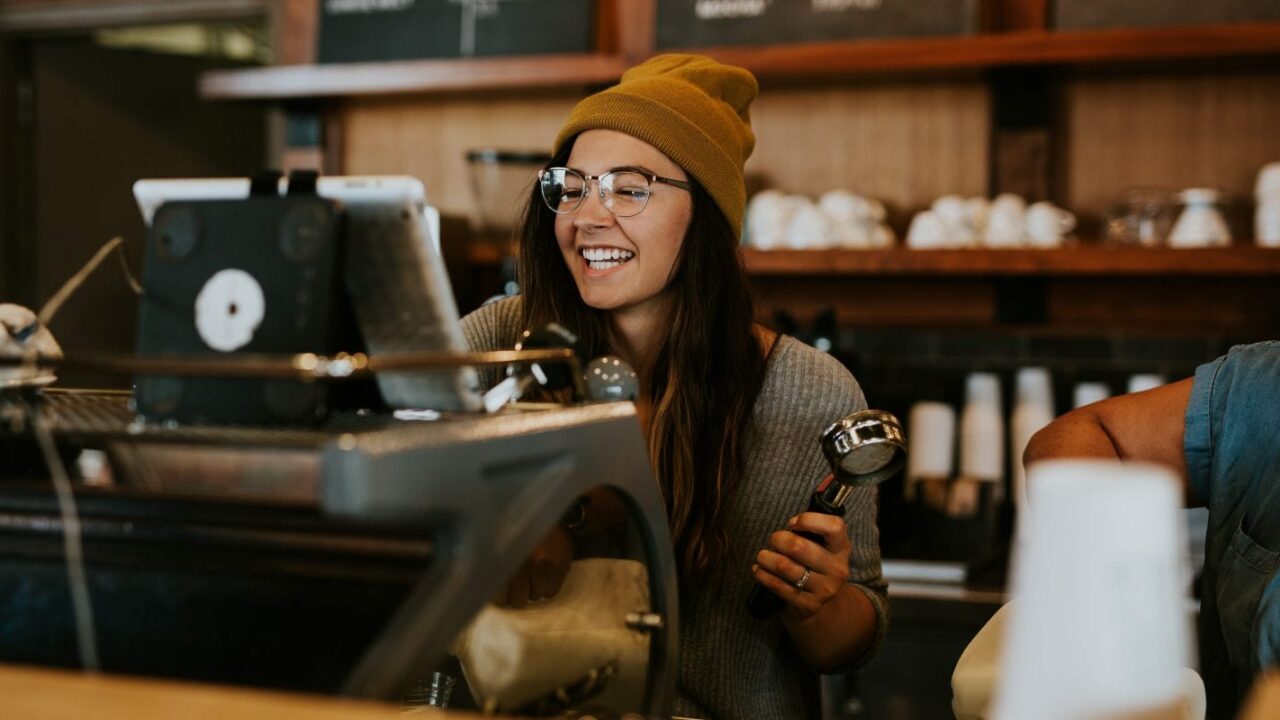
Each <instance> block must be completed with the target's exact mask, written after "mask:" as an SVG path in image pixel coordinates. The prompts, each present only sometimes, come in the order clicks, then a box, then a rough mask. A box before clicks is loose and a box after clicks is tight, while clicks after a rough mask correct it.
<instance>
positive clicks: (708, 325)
mask: <svg viewBox="0 0 1280 720" xmlns="http://www.w3.org/2000/svg"><path fill="white" fill-rule="evenodd" d="M572 147H573V142H572V141H571V142H568V143H566V144H565V146H564V148H563V149H562V150H561V151H560V153H559V154H557V156H556V157H555V158H553V159H552V160H551V162H550V163H548V165H547V167H556V166H563V165H564V164H565V162H567V161H568V157H569V152H570V150H571V149H572ZM691 182H692V185H693V191H692V192H693V213H692V217H691V219H690V221H689V228H688V231H687V232H686V233H685V238H684V243H683V244H682V246H681V248H680V253H679V255H678V256H677V258H676V262H675V266H674V267H673V268H672V273H671V279H670V281H669V287H670V288H671V289H672V290H673V292H672V297H673V302H672V311H671V312H672V317H671V318H670V324H669V326H668V327H669V329H668V330H667V334H666V337H665V338H664V339H663V340H662V347H661V348H660V349H659V351H658V353H657V360H656V362H655V363H654V367H653V376H652V378H651V379H650V382H649V388H648V392H649V398H648V399H649V400H650V401H651V402H652V406H653V413H652V416H651V420H650V424H649V437H648V438H647V439H648V444H649V462H650V464H651V465H652V467H653V471H654V473H655V474H656V475H657V479H658V483H659V486H660V487H661V488H662V494H663V500H664V502H665V503H666V509H667V517H668V519H669V520H670V522H671V532H672V536H673V537H672V541H673V543H674V545H675V552H676V560H677V562H678V564H679V565H680V569H681V571H682V575H683V577H684V580H685V581H686V582H695V583H696V582H697V579H698V578H699V577H701V576H702V575H703V572H702V571H704V570H706V569H707V568H708V567H710V566H711V565H713V564H714V563H715V562H717V561H718V560H720V559H722V558H723V557H724V555H725V552H726V550H727V545H728V537H727V535H726V533H725V527H724V526H725V510H726V508H727V506H728V502H729V498H730V497H732V495H733V493H734V491H735V490H736V489H737V486H738V483H739V480H740V479H741V477H742V472H743V464H744V457H743V455H744V453H743V444H744V439H745V435H746V430H747V426H748V424H749V422H750V420H751V412H752V407H753V406H754V405H755V399H756V395H757V394H758V393H759V392H760V387H761V385H762V383H763V382H764V371H765V362H766V357H765V352H764V350H763V349H762V347H761V344H760V341H759V339H758V338H757V336H756V334H755V332H754V329H753V318H754V306H753V302H752V297H751V291H750V289H749V288H748V286H747V279H746V272H745V270H744V269H743V267H742V261H741V258H740V257H739V255H738V238H737V235H736V234H735V233H734V232H733V228H732V226H731V225H730V224H729V221H728V219H727V218H726V217H725V215H724V213H723V212H722V211H721V210H720V207H719V206H718V205H716V204H715V201H714V200H712V199H711V196H710V195H709V194H708V193H707V192H706V190H704V189H703V188H702V186H701V185H699V184H698V183H697V182H696V181H693V180H691ZM539 193H540V191H539V189H538V188H537V187H536V186H535V187H534V188H533V193H532V195H531V197H530V198H529V205H528V208H527V209H526V211H525V218H524V223H523V225H522V229H521V235H520V287H521V291H522V293H523V294H524V309H523V312H524V317H523V322H524V325H525V327H530V328H532V327H539V326H541V325H544V324H546V323H548V322H553V321H554V322H559V323H561V324H562V325H564V326H566V327H568V328H569V329H571V330H573V331H574V332H576V333H577V334H578V337H579V339H580V340H581V342H582V348H583V351H584V353H585V354H586V355H587V357H598V356H600V355H604V354H608V353H610V352H611V349H610V347H609V319H608V313H607V312H605V311H601V310H596V309H594V308H591V307H589V306H587V304H586V303H584V302H583V301H582V297H581V295H579V293H578V289H577V285H576V284H575V283H574V280H573V276H572V275H571V274H570V273H569V269H568V268H567V267H565V263H564V259H563V257H562V255H561V254H560V251H559V248H558V246H557V243H556V239H555V213H553V212H551V210H550V209H548V208H547V206H546V205H545V204H544V203H543V202H542V200H541V197H540V194H539Z"/></svg>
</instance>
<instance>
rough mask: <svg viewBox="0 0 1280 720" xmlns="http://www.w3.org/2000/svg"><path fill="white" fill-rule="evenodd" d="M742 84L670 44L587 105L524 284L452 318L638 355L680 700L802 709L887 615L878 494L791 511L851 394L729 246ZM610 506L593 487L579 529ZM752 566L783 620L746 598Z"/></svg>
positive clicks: (555, 551)
mask: <svg viewBox="0 0 1280 720" xmlns="http://www.w3.org/2000/svg"><path fill="white" fill-rule="evenodd" d="M756 92H757V86H756V81H755V78H754V77H752V75H751V74H750V73H748V72H747V71H745V70H743V69H741V68H735V67H730V66H726V65H721V64H719V63H716V62H714V61H712V60H710V59H708V58H704V57H698V56H689V55H664V56H660V57H656V58H653V59H651V60H649V61H648V62H645V63H644V64H642V65H640V66H638V67H635V68H633V69H631V70H630V71H628V72H627V73H626V74H625V75H624V76H623V78H622V81H621V82H620V83H619V84H618V85H616V86H614V87H612V88H609V89H607V90H605V91H603V92H600V93H597V94H595V95H593V96H591V97H588V98H586V99H585V100H583V101H582V102H580V103H579V104H578V106H577V107H576V108H575V109H574V110H573V112H572V114H571V115H570V117H569V121H568V123H567V124H566V125H565V127H564V129H563V130H562V131H561V132H560V135H559V137H558V138H557V140H556V143H555V157H554V159H553V160H552V161H551V163H550V165H549V166H548V168H547V169H546V170H544V171H543V172H542V173H541V175H540V178H539V182H538V186H537V187H536V188H535V189H534V193H533V197H531V199H530V202H529V207H528V211H527V213H526V215H525V218H524V224H523V230H522V237H521V246H520V261H521V270H520V273H521V277H520V280H521V287H522V288H523V292H524V295H523V297H520V298H513V299H509V300H505V301H501V302H498V303H494V304H492V305H489V306H486V307H484V308H481V309H480V310H477V311H476V312H474V313H472V314H471V315H469V316H467V317H466V318H464V319H463V331H464V334H465V335H466V337H467V340H468V343H469V344H470V345H471V347H472V348H473V349H476V350H482V349H485V350H487V349H497V348H503V349H505V348H509V347H511V346H512V345H513V344H514V343H515V342H516V340H517V339H518V337H519V333H520V332H521V330H522V329H523V328H529V327H539V326H541V325H544V324H546V323H548V322H552V321H554V322H559V323H561V324H563V325H565V326H566V327H569V328H570V329H572V330H574V331H575V332H576V333H577V334H578V335H579V337H580V339H581V341H582V343H583V344H584V346H585V347H584V350H585V352H586V353H587V354H588V355H589V356H591V357H595V356H599V355H603V354H615V355H618V356H621V357H622V359H624V360H626V361H627V362H629V363H630V364H631V365H632V367H634V368H635V370H636V372H637V374H638V376H639V381H640V397H639V399H638V401H637V402H636V408H637V414H638V415H639V418H640V422H641V424H642V426H643V430H644V432H645V435H646V438H647V440H648V445H649V456H650V460H651V463H652V467H653V470H654V474H655V476H656V477H657V479H658V481H659V484H660V486H661V489H662V493H663V497H664V500H665V503H666V507H667V512H668V516H669V519H670V524H671V528H672V533H673V543H674V547H675V551H676V560H677V562H678V564H679V568H680V589H681V593H680V594H681V610H680V613H681V614H680V672H679V681H678V688H677V691H678V699H677V708H676V714H677V715H682V716H692V717H707V718H710V717H719V718H739V717H742V718H746V717H752V718H760V717H768V718H791V717H816V716H818V714H819V708H818V684H817V674H816V672H815V671H831V670H836V669H847V668H849V667H850V666H852V665H854V664H857V663H860V662H862V661H865V659H866V658H868V657H869V656H870V655H871V654H872V652H873V651H874V649H875V647H876V646H877V645H878V644H879V642H880V639H881V638H882V637H883V635H884V632H885V628H886V626H887V601H886V598H885V592H884V587H885V585H884V582H883V580H882V578H881V576H880V558H879V547H878V535H877V531H876V527H875V491H874V490H873V489H866V490H862V491H859V494H857V495H856V496H855V497H854V499H853V500H852V501H851V503H850V507H849V509H848V512H847V514H846V517H845V518H844V519H841V518H836V517H831V516H826V515H820V514H816V513H801V514H800V515H798V516H795V515H794V514H795V513H797V512H799V511H800V510H802V509H803V508H804V507H805V506H806V503H807V500H808V497H809V495H810V494H811V493H812V491H813V488H814V487H815V486H816V485H817V483H818V482H819V481H820V480H821V479H822V478H823V477H824V475H826V473H827V470H826V463H825V461H824V459H823V458H822V455H821V451H820V449H819V445H818V437H819V434H820V432H821V431H822V430H823V429H824V428H825V427H826V426H827V425H828V424H830V423H831V422H832V421H834V420H837V419H839V418H840V417H843V416H844V415H846V414H848V413H850V412H853V411H855V410H859V409H862V408H864V407H865V405H866V403H865V400H864V399H863V396H862V391H861V390H860V389H859V387H858V385H857V383H856V382H855V381H854V379H853V377H852V376H851V375H850V374H849V372H848V371H847V370H846V369H845V368H844V367H843V366H841V365H840V364H839V363H838V362H836V361H835V360H833V359H831V358H830V357H829V356H826V355H823V354H821V353H818V352H817V351H815V350H812V349H811V348H809V347H808V346H806V345H804V344H803V343H800V342H798V341H796V340H794V339H792V338H787V337H778V336H776V335H775V334H773V333H771V332H769V331H768V330H765V329H764V328H761V327H759V326H756V325H754V324H753V308H752V302H751V297H750V293H749V291H748V289H747V285H746V278H745V273H744V271H743V269H742V266H741V263H740V259H739V257H738V254H737V244H738V237H739V236H740V234H741V228H742V217H743V210H744V207H745V204H746V191H745V186H744V182H743V174H742V173H743V170H742V169H743V164H744V163H745V162H746V159H747V157H748V156H749V155H750V154H751V150H752V148H753V146H754V144H755V139H754V136H753V135H752V132H751V127H750V121H749V107H750V104H751V101H752V100H754V99H755V96H756ZM617 515H618V514H617V513H616V512H611V509H610V508H608V507H607V506H606V504H605V503H591V504H587V505H586V506H585V515H584V517H579V518H576V519H575V520H574V522H573V525H574V529H575V530H576V529H578V528H579V527H581V526H585V527H586V528H587V529H591V528H599V527H602V526H606V525H608V524H609V523H610V522H613V521H615V519H617ZM788 516H792V517H790V520H789V521H788ZM783 523H789V526H790V528H791V529H794V530H808V531H811V532H814V533H817V534H818V535H820V536H822V537H823V538H824V541H825V546H823V545H819V544H817V543H813V542H810V541H808V540H805V539H804V538H802V537H800V536H798V535H796V534H794V533H791V532H785V531H779V527H780V526H781V525H782V524H783ZM571 552H572V542H571V538H570V537H569V536H568V532H567V531H565V530H563V529H558V530H556V531H553V532H552V534H551V535H550V536H549V537H548V538H547V539H546V541H544V543H543V545H542V547H541V548H539V550H538V551H536V552H535V553H534V556H533V558H531V560H530V562H529V563H527V564H526V566H525V570H524V574H523V575H522V576H521V577H520V578H519V579H518V582H514V583H513V584H512V586H511V587H510V588H509V593H510V595H509V597H507V598H506V599H507V600H508V601H512V602H516V603H521V602H524V601H527V600H530V599H533V600H537V599H540V598H542V597H548V596H550V595H553V594H554V593H555V591H556V590H557V589H558V586H559V582H560V580H561V579H562V578H563V572H564V568H565V567H566V566H567V562H568V559H570V558H571ZM756 581H759V582H761V583H762V584H764V585H765V586H766V587H768V588H770V589H771V590H773V591H774V592H775V593H776V594H778V595H779V596H780V597H782V598H783V600H784V601H785V602H786V607H785V608H784V610H783V611H782V612H781V613H779V617H778V618H777V619H774V620H771V621H768V622H760V621H757V620H754V619H752V618H751V617H750V615H749V614H748V613H747V611H746V608H745V606H746V598H747V595H748V593H749V591H750V588H751V587H752V585H753V584H754V583H755V582H756Z"/></svg>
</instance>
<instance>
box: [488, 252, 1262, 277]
mask: <svg viewBox="0 0 1280 720" xmlns="http://www.w3.org/2000/svg"><path fill="white" fill-rule="evenodd" d="M742 255H743V261H744V262H745V263H746V266H747V270H748V271H749V272H750V273H751V274H752V275H758V276H788V275H794V276H805V275H810V276H815V275H825V276H841V275H851V276H857V275H880V276H904V277H906V276H917V277H928V276H940V277H980V276H1018V275H1023V276H1034V275H1041V276H1060V277H1069V276H1077V277H1100V276H1102V277H1105V276H1126V277H1138V276H1147V277H1167V276H1177V275H1181V276H1188V277H1212V276H1218V277H1221V276H1230V277H1267V276H1278V277H1280V249H1272V248H1256V247H1235V248H1225V249H1205V250H1174V249H1164V248H1162V249H1116V250H1112V249H1108V248H1101V247H1084V248H1071V249H1063V250H909V249H906V248H894V249H892V250H752V249H749V248H747V249H743V251H742ZM503 257H504V255H503V253H502V252H501V251H499V250H498V249H497V248H495V247H493V246H489V245H477V246H475V247H473V248H472V249H471V250H470V251H469V253H468V259H469V260H470V261H471V263H472V264H474V265H496V264H497V263H499V262H501V260H502V258H503Z"/></svg>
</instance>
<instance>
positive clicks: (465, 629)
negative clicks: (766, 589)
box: [0, 390, 678, 718]
mask: <svg viewBox="0 0 1280 720" xmlns="http://www.w3.org/2000/svg"><path fill="white" fill-rule="evenodd" d="M429 417H430V419H421V418H419V419H405V417H404V416H403V414H401V415H400V416H393V415H390V414H376V413H366V412H361V413H352V414H349V415H344V414H336V415H335V416H334V417H332V418H330V419H329V420H328V421H326V423H324V424H322V425H320V426H315V427H308V428H282V427H274V428H272V427H228V426H223V427H200V426H193V425H181V424H174V423H160V424H153V423H141V422H140V421H139V420H138V419H137V418H136V417H135V416H134V413H133V412H132V410H131V409H130V407H129V398H128V396H127V394H124V393H115V394H112V393H97V392H75V391H53V390H48V391H43V392H41V393H38V394H22V395H14V394H10V395H7V396H6V395H4V394H0V598H4V600H3V602H0V610H2V612H0V615H2V619H3V621H2V622H0V662H4V663H11V664H16V665H23V666H51V667H58V668H77V667H80V664H81V651H80V650H78V648H79V647H82V646H81V645H78V642H77V632H76V627H77V626H76V623H75V620H74V618H75V613H74V612H73V607H72V597H73V593H72V592H69V583H68V573H67V568H66V565H65V561H64V542H65V540H66V538H65V537H64V532H65V531H66V529H67V527H69V526H71V525H70V524H69V523H68V522H67V520H68V518H67V516H66V515H65V514H64V510H62V509H60V508H59V504H58V502H57V501H56V498H55V495H54V492H53V484H52V483H51V482H50V470H49V468H50V467H51V466H55V465H58V464H63V465H65V466H66V470H67V474H68V475H69V477H70V481H71V485H72V489H73V492H74V497H75V499H76V504H77V506H78V507H77V515H78V520H79V523H78V525H79V528H80V536H81V539H82V542H83V549H84V552H83V555H84V565H85V577H86V579H87V582H86V585H87V590H88V595H89V600H90V605H91V607H92V613H93V616H94V632H93V641H94V643H95V644H96V655H97V656H98V658H99V659H100V668H101V670H102V671H103V672H105V673H111V674H120V675H136V676H143V677H149V678H168V679H171V680H181V681H196V682H207V683H216V684H220V685H246V686H253V687H258V688H264V689H271V690H284V691H290V692H305V693H319V694H321V695H342V696H345V697H347V698H365V699H372V700H382V701H389V702H392V703H396V702H400V701H402V700H403V701H407V702H414V696H415V694H416V693H418V692H420V691H421V688H422V687H423V683H424V682H425V681H426V680H427V679H435V678H437V677H439V676H440V675H443V676H445V677H446V679H450V680H449V683H448V688H449V689H450V690H451V691H452V701H451V702H450V703H449V705H448V707H449V708H451V709H481V708H483V709H487V710H490V711H493V712H498V713H503V714H508V715H521V716H530V715H557V714H561V713H563V712H565V711H572V710H579V709H585V708H594V707H599V708H603V709H607V710H609V711H610V712H611V713H612V714H616V715H620V714H622V713H626V712H639V713H643V714H645V715H653V716H662V715H666V714H669V712H670V708H671V703H672V701H673V697H674V695H673V693H674V669H675V654H674V653H675V650H676V632H677V623H678V619H677V617H676V602H675V565H674V562H673V559H672V554H671V545H670V532H669V530H668V528H667V524H666V514H665V511H664V510H663V507H662V503H661V500H660V498H659V496H658V488H657V484H656V483H655V482H654V480H653V476H652V475H651V473H650V472H649V464H648V460H647V453H646V450H645V447H644V442H643V438H642V437H641V434H640V426H639V423H638V422H637V420H636V416H635V410H634V406H632V405H631V404H630V403H597V404H583V405H574V406H547V405H543V406H527V407H518V406H516V407H512V408H511V409H509V410H508V411H504V412H502V413H498V414H494V415H479V414H466V413H459V414H454V415H450V414H444V415H441V414H439V413H435V414H433V415H430V416H429ZM37 421H38V422H37ZM37 425H43V426H44V427H47V428H48V429H49V430H50V431H51V434H52V437H53V438H54V439H55V441H56V443H57V449H58V452H57V458H52V457H45V456H44V455H43V454H42V453H41V452H40V449H39V445H38V443H36V442H35V441H34V438H33V432H32V428H33V427H37ZM86 453H88V454H86ZM58 458H60V459H61V463H59V462H57V459H58ZM86 458H97V459H96V460H94V461H92V462H86ZM587 495H590V496H591V497H592V498H593V499H602V500H608V501H610V502H613V503H616V505H617V506H618V507H619V508H622V509H621V510H619V511H618V512H617V515H618V517H617V520H618V521H619V522H620V524H618V525H615V526H612V527H611V529H610V530H609V531H608V532H601V533H596V534H595V535H581V536H575V542H574V544H575V548H574V561H573V564H572V567H571V568H570V570H569V575H568V577H567V578H566V580H565V584H564V586H563V588H562V590H561V592H560V593H559V594H557V595H556V597H555V598H553V599H551V600H546V601H541V602H535V603H532V604H530V605H529V606H528V607H527V608H524V609H509V608H497V607H495V606H494V605H493V604H492V603H491V602H490V601H491V600H493V599H494V598H495V597H497V596H498V594H499V591H500V590H501V589H502V588H503V587H504V586H506V585H507V582H508V580H509V579H510V578H512V577H513V576H515V574H516V572H517V571H518V570H519V569H520V568H521V566H522V565H523V563H524V560H525V558H526V557H528V555H529V553H530V552H531V551H532V550H533V549H534V548H536V547H538V546H539V543H540V541H541V540H542V539H543V538H544V537H545V536H547V535H548V533H549V532H551V531H552V530H553V529H555V528H556V527H558V526H560V525H561V523H562V522H563V518H565V517H567V516H568V515H569V514H570V511H571V510H572V509H573V508H575V507H577V505H578V504H579V503H580V502H582V501H581V500H580V498H583V497H584V496H587ZM526 587H527V586H526ZM24 673H26V674H24ZM19 679H20V680H22V682H23V683H27V684H29V685H31V686H33V687H38V688H43V690H44V694H45V695H48V696H50V697H56V698H57V699H58V702H59V703H60V705H59V707H62V711H53V710H50V709H49V707H52V706H45V705H41V704H40V703H38V702H36V701H35V700H30V701H24V700H20V699H19V698H20V697H36V696H38V695H40V692H37V691H36V690H29V691H26V695H24V696H19V695H17V694H16V687H17V686H16V685H15V683H17V682H18V680H19ZM59 682H63V683H66V684H67V685H68V688H70V690H68V691H66V692H63V691H61V690H58V691H54V690H53V686H54V685H56V684H58V683H59ZM455 682H456V685H455ZM149 687H152V686H150V685H148V684H147V683H142V682H138V683H129V682H124V681H119V682H116V683H115V684H113V683H112V682H108V681H105V680H102V679H95V678H92V677H82V676H72V675H59V674H53V673H39V672H35V671H17V670H12V671H10V674H9V675H7V676H6V677H5V679H4V680H3V683H2V684H0V717H4V718H9V717H15V718H16V717H21V718H33V717H59V718H62V717H116V716H117V715H112V714H95V712H101V713H105V710H102V706H100V705H99V704H98V702H97V701H96V700H94V699H93V696H94V694H95V693H100V694H102V695H103V696H104V697H110V698H114V697H116V694H117V693H119V694H122V695H127V696H129V697H134V696H135V695H134V694H131V693H134V692H135V689H138V688H149ZM154 687H158V688H162V689H163V690H162V691H158V692H160V694H159V695H158V697H159V698H160V699H159V700H157V701H156V702H157V706H156V707H163V708H169V709H172V710H178V709H179V707H181V711H180V712H170V713H164V711H163V710H158V711H157V716H158V715H159V714H165V715H167V716H176V715H181V716H183V717H195V716H196V714H195V713H194V712H193V706H192V705H191V702H192V701H191V700H190V698H186V699H184V700H183V702H182V704H181V705H180V706H179V704H178V703H177V702H174V703H172V704H166V703H169V701H170V698H176V697H177V696H178V695H180V694H181V691H179V690H172V691H170V690H168V689H167V688H169V687H170V686H165V685H155V686H154ZM11 688H14V689H11ZM114 688H125V689H124V690H116V689H114ZM205 694H207V695H209V697H210V698H211V699H210V701H209V702H210V703H211V705H210V707H213V703H215V701H216V702H217V703H221V702H223V698H226V700H225V702H227V703H232V702H233V701H234V702H244V703H246V705H245V707H246V710H245V711H244V714H242V715H237V714H235V713H232V712H220V711H212V710H211V711H210V712H209V713H208V716H209V717H268V716H271V717H276V718H280V717H294V716H297V717H302V716H303V712H302V711H301V710H299V711H298V712H297V713H296V715H295V714H286V713H284V712H283V710H282V711H281V712H280V713H275V714H272V713H271V712H269V711H267V710H265V709H264V710H262V711H261V712H258V711H256V710H251V709H249V708H250V707H258V706H257V705H253V704H252V703H251V702H250V700H247V699H246V700H241V698H249V699H252V698H257V697H258V696H256V695H251V694H247V693H246V694H237V693H234V692H231V691H226V694H223V693H222V691H217V692H215V691H213V690H209V691H207V693H205ZM144 695H145V694H144V693H142V692H141V690H138V691H137V693H136V697H137V698H139V699H138V701H137V702H139V703H143V702H144V701H143V700H142V699H140V698H142V697H144ZM202 696H203V695H202ZM264 697H270V696H264ZM76 698H79V699H78V700H76ZM14 702H30V703H31V704H30V705H29V706H28V705H22V706H21V708H22V711H21V712H16V711H14V707H13V706H12V705H11V703H14ZM122 702H123V701H122ZM271 702H272V703H277V702H278V703H279V707H280V708H283V709H287V708H288V707H290V706H289V705H288V703H289V702H293V701H290V700H287V699H281V700H279V701H275V700H272V701H271ZM298 702H301V701H298ZM264 703H265V701H264ZM143 706H145V707H150V705H140V707H143ZM303 706H306V707H310V705H307V704H306V703H303V704H302V705H299V707H303ZM237 707H238V706H237ZM262 707H263V708H267V707H276V705H274V704H271V705H268V704H263V705H262ZM356 707H361V708H363V706H356ZM29 708H34V709H35V710H38V711H39V712H33V711H31V710H30V709H29ZM69 708H74V709H73V710H68V709H69ZM236 712H239V710H238V709H237V710H236ZM363 712H364V710H363V709H361V710H360V711H359V712H356V713H355V714H349V715H344V717H349V718H351V717H360V718H363V717H366V716H367V717H382V716H383V715H382V713H383V712H384V711H383V710H381V709H378V708H376V707H371V708H370V709H369V710H368V715H365V714H362V713H363ZM41 713H43V714H41ZM337 714H338V713H337V712H336V711H335V712H334V713H332V715H333V716H335V717H336V716H337ZM118 716H119V717H143V715H141V714H138V713H135V712H130V711H125V710H122V711H121V712H120V713H119V714H118ZM199 716H200V717H204V715H199ZM329 716H330V713H321V714H310V715H307V717H329Z"/></svg>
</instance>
